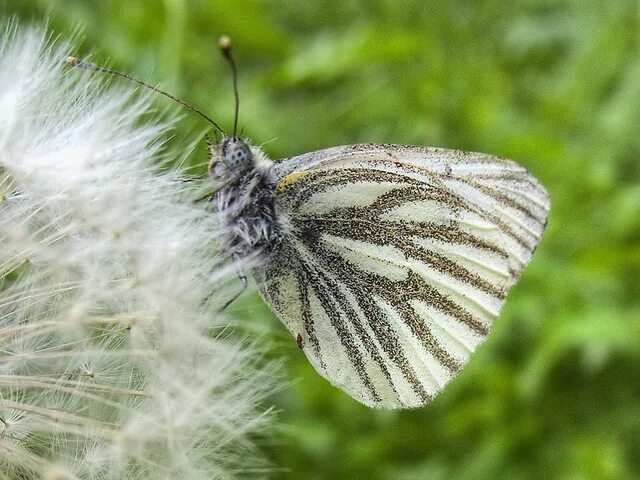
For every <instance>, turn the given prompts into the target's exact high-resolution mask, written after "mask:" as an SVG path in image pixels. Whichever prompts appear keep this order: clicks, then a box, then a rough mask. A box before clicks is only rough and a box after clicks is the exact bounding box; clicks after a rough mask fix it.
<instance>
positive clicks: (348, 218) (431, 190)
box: [254, 145, 549, 408]
mask: <svg viewBox="0 0 640 480" xmlns="http://www.w3.org/2000/svg"><path fill="white" fill-rule="evenodd" d="M274 174H275V178H276V198H277V200H276V212H277V215H278V218H279V220H280V222H281V224H282V226H283V229H284V238H283V240H282V242H281V243H280V244H279V245H278V247H277V248H276V249H275V251H274V252H273V254H272V255H271V256H270V257H269V260H268V261H267V262H266V263H265V264H263V265H262V266H260V267H258V268H256V269H255V271H254V274H255V277H256V280H257V282H258V285H259V287H260V291H261V294H262V296H263V298H264V299H265V301H266V302H267V303H268V304H269V305H270V306H271V308H272V309H273V311H274V312H275V314H276V315H277V316H278V317H279V318H280V320H281V321H282V322H283V323H284V324H285V325H286V326H287V328H288V329H289V331H290V332H291V333H292V335H293V336H294V338H296V339H297V341H298V345H299V346H301V348H302V349H303V350H304V352H305V354H306V355H307V357H308V358H309V361H310V362H311V363H312V365H313V366H314V367H315V368H316V370H317V371H318V372H319V373H320V374H321V375H322V376H324V377H325V378H327V379H328V380H329V381H330V382H331V383H332V384H333V385H335V386H337V387H339V388H342V389H343V390H345V391H346V392H347V393H348V394H349V395H351V396H352V397H353V398H355V399H356V400H358V401H359V402H362V403H364V404H366V405H369V406H373V407H385V408H409V407H417V406H420V405H423V404H425V403H426V402H428V401H429V400H430V399H431V398H432V397H433V396H434V395H435V394H437V393H438V392H439V391H440V390H441V389H442V388H443V387H444V386H445V384H446V383H447V382H448V381H449V380H450V379H451V378H452V377H453V376H454V375H455V374H456V373H457V372H458V371H459V370H460V369H461V368H462V366H463V365H464V364H465V363H466V362H467V361H468V360H469V357H470V355H471V353H472V352H473V351H474V350H475V349H476V347H477V346H478V345H479V344H480V343H481V342H482V341H483V340H484V338H485V337H486V336H487V334H488V332H489V328H490V326H491V323H492V321H493V319H494V318H496V317H497V315H498V313H499V310H500V308H501V306H502V304H503V303H504V299H505V296H506V294H507V291H508V289H509V287H510V286H511V285H512V284H513V283H514V282H515V281H516V280H517V278H518V277H519V275H520V272H521V271H522V269H523V268H524V266H525V264H526V263H527V262H528V260H529V259H530V257H531V255H532V254H533V251H534V250H535V247H536V244H537V243H538V240H539V238H540V236H541V235H542V232H543V230H544V228H545V224H546V218H547V213H548V211H549V198H548V196H547V193H546V191H545V190H544V188H543V187H542V186H541V185H540V184H539V183H538V181H537V180H536V179H535V178H534V177H533V176H531V175H530V174H529V173H528V172H527V171H526V170H525V169H524V168H522V167H520V166H519V165H517V164H516V163H514V162H511V161H508V160H502V159H499V158H496V157H492V156H489V155H484V154H479V153H468V152H460V151H455V150H445V149H436V148H422V147H405V146H395V145H352V146H345V147H335V148H330V149H326V150H321V151H317V152H311V153H308V154H305V155H301V156H298V157H293V158H290V159H285V160H283V161H281V162H279V163H277V164H276V166H275V168H274Z"/></svg>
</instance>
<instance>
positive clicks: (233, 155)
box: [209, 137, 254, 176]
mask: <svg viewBox="0 0 640 480" xmlns="http://www.w3.org/2000/svg"><path fill="white" fill-rule="evenodd" d="M209 153H210V156H211V161H210V163H209V172H210V173H211V174H212V175H214V176H217V175H219V174H221V173H223V172H225V173H230V174H241V173H243V172H245V171H246V170H249V169H250V168H252V167H253V164H254V158H253V153H252V152H251V148H250V147H249V144H248V143H247V142H246V141H244V140H243V139H241V138H238V137H226V138H223V139H222V140H220V141H219V142H218V143H216V144H215V145H211V147H210V150H209ZM216 174H217V175H216Z"/></svg>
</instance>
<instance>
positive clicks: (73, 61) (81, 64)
mask: <svg viewBox="0 0 640 480" xmlns="http://www.w3.org/2000/svg"><path fill="white" fill-rule="evenodd" d="M66 62H67V63H68V64H69V65H71V66H72V67H77V68H82V69H83V70H91V71H94V72H101V73H107V74H109V75H115V76H117V77H122V78H126V79H127V80H131V81H132V82H135V83H137V84H138V85H141V86H143V87H145V88H148V89H149V90H152V91H154V92H156V93H159V94H160V95H164V96H165V97H167V98H169V99H171V100H173V101H174V102H177V103H179V104H180V105H182V106H183V107H186V108H188V109H189V110H191V111H192V112H195V113H196V114H197V115H200V116H201V117H202V118H204V119H205V120H206V121H207V122H209V123H210V124H211V125H212V126H213V128H215V129H216V130H218V131H219V132H220V133H221V134H222V135H223V136H224V135H225V133H224V130H222V128H221V127H220V125H218V124H217V123H216V122H214V121H213V120H212V119H211V118H210V117H209V116H208V115H206V114H205V113H203V112H201V111H200V110H198V109H197V108H196V107H194V106H193V105H191V104H190V103H187V102H185V101H184V100H181V99H180V98H178V97H176V96H174V95H171V94H170V93H167V92H165V91H164V90H160V89H159V88H158V87H154V86H153V85H151V84H149V83H147V82H143V81H142V80H138V79H137V78H135V77H132V76H131V75H127V74H126V73H122V72H118V71H116V70H111V69H110V68H105V67H100V66H98V65H94V64H93V63H89V62H87V61H86V60H82V59H80V58H76V57H67V59H66Z"/></svg>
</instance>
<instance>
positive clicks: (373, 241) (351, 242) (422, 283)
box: [67, 38, 549, 408]
mask: <svg viewBox="0 0 640 480" xmlns="http://www.w3.org/2000/svg"><path fill="white" fill-rule="evenodd" d="M220 45H221V49H222V52H223V54H224V55H225V57H226V58H227V59H228V60H229V62H230V63H231V66H232V69H233V72H234V76H233V80H234V92H235V94H236V117H235V121H234V133H233V135H232V136H226V135H224V132H223V130H222V129H221V128H220V127H219V126H218V125H217V124H216V123H215V122H214V121H213V120H211V119H210V118H209V117H207V116H206V115H205V114H203V113H202V112H201V111H199V110H197V109H195V108H194V107H192V106H191V105H189V104H187V103H186V102H184V101H182V100H179V99H176V98H175V97H173V96H172V95H169V94H167V93H166V92H163V91H161V90H159V89H157V88H156V87H153V86H150V85H149V84H147V83H145V82H141V81H139V80H136V79H133V78H131V77H130V76H128V75H125V74H122V73H119V72H115V71H113V70H108V69H104V68H101V67H97V66H95V65H92V64H89V63H87V62H85V61H83V60H79V59H77V58H75V57H69V58H68V59H67V61H68V62H69V63H70V64H71V65H74V66H77V67H80V68H85V69H89V70H96V71H103V72H106V73H110V74H114V75H119V76H123V77H125V78H128V79H131V80H133V81H135V82H137V83H139V84H141V85H144V86H145V87H148V88H151V89H153V90H155V91H157V92H159V93H161V94H162V95H166V96H168V97H170V98H172V99H173V100H176V101H178V102H180V103H181V104H182V105H185V106H187V107H188V108H191V109H192V110H194V111H195V112H196V113H197V114H199V115H200V116H202V117H203V118H205V119H206V120H207V121H209V122H210V123H211V124H212V125H213V126H214V127H215V128H216V129H217V130H219V131H220V132H221V133H222V134H223V138H222V139H221V140H220V141H219V142H218V143H217V144H215V145H210V146H209V151H210V156H211V162H210V165H209V174H210V175H211V177H212V178H213V180H214V181H215V183H216V185H217V189H216V191H215V192H214V194H213V196H212V200H215V204H216V212H217V216H218V220H219V223H220V226H221V242H222V245H223V249H224V251H225V253H227V254H228V255H229V256H231V257H232V258H233V260H234V263H235V264H236V267H237V269H238V273H239V276H240V278H241V280H242V281H243V284H244V286H245V287H246V285H247V278H246V275H245V274H244V266H249V268H251V269H252V271H253V274H254V277H255V280H256V282H257V284H258V287H259V289H260V293H261V294H262V297H263V298H264V300H265V301H266V302H267V304H268V305H269V306H270V307H271V309H272V310H273V312H274V313H275V314H276V315H277V316H278V318H279V319H280V320H281V321H282V323H284V325H285V326H286V327H287V328H288V329H289V331H290V332H291V334H292V335H293V337H294V338H295V339H296V342H297V343H298V346H299V347H300V348H301V349H302V350H303V351H304V353H305V354H306V355H307V358H308V359H309V361H310V362H311V364H312V365H313V366H314V367H315V369H316V370H317V371H318V373H320V375H322V376H323V377H325V378H326V379H327V380H329V381H330V382H331V383H332V384H333V385H335V386H337V387H339V388H341V389H343V390H344V391H345V392H347V393H348V394H349V395H351V396H352V397H353V398H355V399H356V400H358V401H359V402H362V403H364V404H365V405H368V406H371V407H384V408H410V407H418V406H421V405H424V404H425V403H427V402H428V401H429V400H430V399H432V398H433V397H434V396H435V395H436V394H437V393H438V392H439V391H440V390H442V388H444V386H445V385H446V384H447V382H449V380H451V379H452V378H453V377H454V376H455V374H456V373H457V372H458V371H459V370H460V369H461V368H462V366H463V365H464V364H465V363H466V362H467V361H468V360H469V358H470V356H471V354H472V353H473V351H474V350H475V349H476V348H477V347H478V345H479V344H480V343H481V342H482V341H483V340H484V338H485V337H486V336H487V334H488V333H489V329H490V327H491V323H492V322H493V320H494V319H495V318H496V317H497V316H498V313H499V311H500V308H501V306H502V304H503V303H504V299H505V297H506V294H507V292H508V290H509V288H510V287H511V285H513V283H514V282H515V281H516V280H517V279H518V277H519V276H520V273H521V272H522V270H523V268H524V266H525V265H526V263H527V262H528V261H529V259H530V258H531V255H532V254H533V252H534V250H535V248H536V245H537V243H538V241H539V239H540V236H541V235H542V232H543V231H544V228H545V226H546V219H547V214H548V212H549V197H548V196H547V192H546V191H545V189H544V188H543V187H542V186H541V185H540V183H538V181H537V180H536V179H535V178H534V177H533V176H532V175H530V174H529V173H528V172H527V171H526V170H525V169H524V168H522V167H520V166H519V165H517V164H516V163H514V162H512V161H510V160H503V159H500V158H496V157H493V156H490V155H485V154H481V153H468V152H461V151H456V150H446V149H440V148H425V147H412V146H398V145H350V146H344V147H334V148H328V149H326V150H320V151H317V152H311V153H306V154H304V155H300V156H297V157H292V158H287V159H284V160H281V161H279V162H276V163H273V162H271V161H270V160H268V159H267V158H266V157H265V155H264V154H263V153H262V151H261V150H260V149H258V148H255V147H250V146H249V144H248V143H247V142H246V141H245V140H243V139H241V138H239V137H237V136H236V133H235V132H236V126H237V112H238V95H237V83H236V75H235V72H236V68H235V64H234V63H233V59H232V57H231V55H230V41H229V40H228V38H223V39H221V44H220ZM236 297H237V296H236ZM236 297H234V299H235V298H236ZM232 300H233V299H232ZM232 300H231V301H232ZM229 303H230V302H227V305H228V304H229ZM225 306H226V305H225Z"/></svg>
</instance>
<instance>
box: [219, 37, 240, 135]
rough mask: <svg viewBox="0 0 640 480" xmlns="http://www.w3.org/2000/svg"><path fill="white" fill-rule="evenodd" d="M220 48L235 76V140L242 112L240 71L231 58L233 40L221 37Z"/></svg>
mask: <svg viewBox="0 0 640 480" xmlns="http://www.w3.org/2000/svg"><path fill="white" fill-rule="evenodd" d="M218 47H219V48H220V51H221V52H222V55H223V56H224V58H226V59H227V61H228V62H229V65H231V73H232V75H233V95H234V96H235V97H236V112H235V115H234V118H233V138H236V132H237V131H238V111H239V110H240V96H239V95H238V69H237V68H236V62H235V61H234V60H233V57H232V56H231V38H229V37H227V36H226V35H224V36H222V37H220V40H218Z"/></svg>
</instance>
